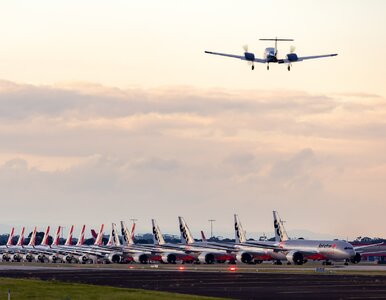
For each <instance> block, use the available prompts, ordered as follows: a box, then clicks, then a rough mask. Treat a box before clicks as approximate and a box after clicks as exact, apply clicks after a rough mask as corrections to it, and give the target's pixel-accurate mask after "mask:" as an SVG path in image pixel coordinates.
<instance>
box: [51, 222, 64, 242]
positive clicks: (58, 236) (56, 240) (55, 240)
mask: <svg viewBox="0 0 386 300" xmlns="http://www.w3.org/2000/svg"><path fill="white" fill-rule="evenodd" d="M61 229H62V227H60V226H58V229H57V230H56V233H55V238H54V240H53V241H52V245H51V246H59V238H60V231H61Z"/></svg>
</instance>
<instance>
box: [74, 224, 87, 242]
mask: <svg viewBox="0 0 386 300" xmlns="http://www.w3.org/2000/svg"><path fill="white" fill-rule="evenodd" d="M85 230H86V225H83V226H82V230H81V231H80V234H79V239H78V241H77V242H76V246H82V245H83V243H84V231H85Z"/></svg>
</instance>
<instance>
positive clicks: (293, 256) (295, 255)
mask: <svg viewBox="0 0 386 300" xmlns="http://www.w3.org/2000/svg"><path fill="white" fill-rule="evenodd" d="M286 258H287V261H288V262H290V263H291V264H294V265H302V264H303V263H304V256H303V254H302V253H300V252H298V251H290V252H288V254H287V255H286Z"/></svg>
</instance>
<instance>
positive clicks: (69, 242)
mask: <svg viewBox="0 0 386 300" xmlns="http://www.w3.org/2000/svg"><path fill="white" fill-rule="evenodd" d="M73 231H74V225H71V228H70V231H69V232H68V236H67V240H66V242H65V243H64V245H65V246H71V245H72V232H73Z"/></svg>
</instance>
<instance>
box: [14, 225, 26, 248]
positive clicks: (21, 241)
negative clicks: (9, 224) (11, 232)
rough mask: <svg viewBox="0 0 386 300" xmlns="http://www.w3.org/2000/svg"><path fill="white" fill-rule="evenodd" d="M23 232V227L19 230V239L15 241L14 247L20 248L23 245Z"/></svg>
mask: <svg viewBox="0 0 386 300" xmlns="http://www.w3.org/2000/svg"><path fill="white" fill-rule="evenodd" d="M24 230H25V227H23V228H22V229H21V232H20V235H19V239H18V240H17V244H16V246H19V247H22V246H23V245H24Z"/></svg>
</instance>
